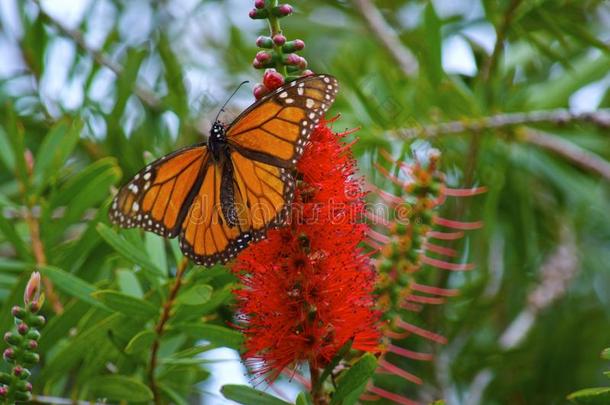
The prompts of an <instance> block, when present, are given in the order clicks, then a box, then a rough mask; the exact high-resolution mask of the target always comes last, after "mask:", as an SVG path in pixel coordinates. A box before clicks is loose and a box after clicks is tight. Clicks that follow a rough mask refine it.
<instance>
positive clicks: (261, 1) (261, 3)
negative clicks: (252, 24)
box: [254, 0, 265, 9]
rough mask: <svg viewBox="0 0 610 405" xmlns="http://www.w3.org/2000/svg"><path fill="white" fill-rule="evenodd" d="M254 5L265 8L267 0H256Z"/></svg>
mask: <svg viewBox="0 0 610 405" xmlns="http://www.w3.org/2000/svg"><path fill="white" fill-rule="evenodd" d="M254 7H256V8H258V9H261V8H265V0H256V1H255V2H254Z"/></svg>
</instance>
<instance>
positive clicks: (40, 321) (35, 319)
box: [28, 315, 46, 327]
mask: <svg viewBox="0 0 610 405" xmlns="http://www.w3.org/2000/svg"><path fill="white" fill-rule="evenodd" d="M28 323H29V324H30V326H34V327H40V326H43V325H44V324H45V323H46V319H44V316H42V315H38V316H32V317H31V318H30V319H28Z"/></svg>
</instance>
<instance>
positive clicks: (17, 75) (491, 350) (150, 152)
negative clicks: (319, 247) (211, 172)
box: [0, 0, 610, 404]
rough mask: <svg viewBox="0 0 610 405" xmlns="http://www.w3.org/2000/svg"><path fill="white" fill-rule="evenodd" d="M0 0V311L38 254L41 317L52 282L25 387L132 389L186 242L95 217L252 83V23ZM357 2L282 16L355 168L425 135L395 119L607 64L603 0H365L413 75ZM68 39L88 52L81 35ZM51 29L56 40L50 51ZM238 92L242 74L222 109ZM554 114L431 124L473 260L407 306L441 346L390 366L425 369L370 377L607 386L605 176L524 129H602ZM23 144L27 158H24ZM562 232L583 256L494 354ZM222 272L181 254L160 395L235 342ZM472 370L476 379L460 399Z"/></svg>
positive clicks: (190, 390)
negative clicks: (415, 306)
mask: <svg viewBox="0 0 610 405" xmlns="http://www.w3.org/2000/svg"><path fill="white" fill-rule="evenodd" d="M8 3H11V4H13V6H12V7H9V6H7V7H4V8H3V9H2V11H1V13H2V20H1V24H2V25H1V26H0V39H2V41H3V42H4V44H5V46H8V45H10V49H11V51H10V52H7V53H6V55H5V56H3V58H7V61H8V62H7V63H10V65H12V66H17V67H16V68H15V69H10V70H7V71H6V72H5V74H4V75H3V76H2V77H0V105H1V107H0V210H2V214H3V215H2V216H0V304H1V306H0V330H2V331H5V330H8V329H9V328H10V325H11V322H12V319H11V317H10V308H11V306H12V305H14V303H16V302H19V300H20V299H21V295H22V291H23V287H24V285H25V282H26V281H27V278H28V277H29V274H30V272H31V271H32V270H33V269H34V268H36V267H40V268H41V271H42V273H43V275H44V276H46V277H48V278H49V279H50V280H51V281H52V282H53V284H54V286H55V289H56V292H57V294H58V296H59V300H60V302H61V304H62V305H63V307H64V311H63V313H61V314H55V313H54V312H53V309H52V307H51V305H50V302H49V300H47V305H46V307H45V309H44V311H43V312H45V314H46V315H47V316H48V318H49V324H48V325H47V326H46V327H45V329H44V330H43V335H42V336H43V337H42V340H41V342H40V351H41V354H42V359H43V361H42V365H41V367H40V369H38V370H35V375H34V378H33V383H34V387H35V393H37V394H44V395H49V396H58V397H70V398H73V399H95V398H100V397H109V398H111V399H112V398H113V395H114V399H119V398H122V399H128V400H129V401H131V402H138V401H140V402H144V401H146V400H147V398H149V395H150V392H149V390H148V388H147V387H146V384H147V380H146V368H147V362H148V353H149V351H150V345H151V344H152V341H153V339H154V331H153V327H154V325H155V324H156V321H157V317H158V308H159V307H160V306H161V305H162V303H163V302H164V297H165V295H166V294H167V291H168V288H169V287H168V285H169V284H170V283H171V278H172V275H173V274H174V272H175V269H176V263H177V262H179V260H180V258H181V254H180V252H179V249H178V247H177V244H176V243H175V241H170V242H164V241H163V240H162V239H161V238H159V237H156V236H154V235H151V234H143V233H141V232H139V231H135V230H131V231H125V230H120V231H119V230H116V229H113V228H111V227H109V226H108V224H107V217H106V208H107V205H108V202H109V200H110V198H111V197H110V196H111V187H113V186H118V185H119V184H120V182H121V181H122V180H121V179H123V180H124V179H126V178H127V177H129V176H131V175H133V174H134V173H135V172H136V171H137V170H138V169H139V168H141V167H142V166H143V165H145V163H146V162H147V161H150V160H151V159H152V158H153V157H156V156H160V155H162V154H165V153H167V152H169V151H171V150H175V149H177V148H178V147H180V146H183V145H187V144H191V143H194V142H196V141H197V140H199V139H200V138H201V136H202V135H201V134H205V133H206V131H207V129H208V128H209V123H210V120H212V119H213V117H214V115H215V113H216V111H217V109H218V108H219V104H220V103H221V101H222V100H224V99H225V98H226V96H227V95H228V93H229V92H230V91H231V90H233V89H234V88H235V86H236V85H237V84H238V83H239V82H240V81H242V80H244V79H250V80H252V81H253V82H257V81H259V80H260V73H259V72H256V71H254V69H252V68H251V67H250V62H251V60H252V58H253V56H254V54H255V52H256V48H255V45H254V39H255V38H256V36H257V35H259V34H264V33H266V27H264V26H263V24H262V23H261V22H260V21H252V20H249V19H248V18H247V12H248V10H249V9H250V6H251V4H250V2H238V1H226V2H222V1H205V0H202V1H196V0H193V1H190V2H179V1H158V2H146V1H137V2H131V1H129V2H128V1H120V0H108V1H95V0H94V1H90V2H87V5H86V7H85V10H86V12H85V13H84V15H83V17H82V18H79V19H78V21H76V22H75V21H72V20H74V19H72V20H71V21H68V20H65V19H63V20H62V18H61V17H57V18H55V20H57V21H59V22H60V23H61V24H64V25H65V27H67V28H68V29H67V30H65V31H62V30H61V29H58V26H57V24H56V23H55V22H54V21H53V19H52V18H51V17H50V16H49V15H47V14H46V13H41V12H40V9H39V7H38V5H37V2H35V1H32V0H26V1H19V2H7V4H8ZM355 3H357V2H350V1H314V0H311V1H295V2H293V4H292V5H293V6H294V7H295V8H296V13H295V14H294V16H292V17H290V18H289V19H287V20H284V21H285V22H284V29H285V31H286V33H287V35H288V36H289V38H302V39H304V40H305V41H306V43H307V48H306V49H305V51H304V56H306V57H307V59H308V60H309V62H310V66H311V68H312V69H313V70H315V71H319V72H328V73H331V74H333V75H335V76H336V77H337V78H338V79H339V82H340V84H341V92H340V95H339V99H338V100H337V102H336V104H335V106H334V108H333V113H341V116H342V118H341V120H340V121H338V122H337V123H336V124H335V127H336V128H337V129H343V128H352V127H360V128H361V130H360V131H358V132H357V134H356V136H357V137H358V138H359V139H360V140H359V142H358V143H357V144H356V146H355V153H356V155H357V157H358V158H359V161H360V165H361V169H362V174H363V175H364V176H366V177H367V178H368V179H369V180H370V181H375V180H376V176H377V175H378V174H377V173H376V171H375V170H374V169H373V163H374V162H375V161H376V159H377V158H376V156H377V151H378V150H379V149H380V148H385V149H388V150H393V151H398V150H401V149H405V148H407V149H408V148H409V147H410V146H413V145H421V141H418V142H417V143H415V144H414V143H413V141H412V140H405V139H403V138H401V137H400V136H398V135H397V133H398V132H400V131H399V130H400V129H403V128H416V129H417V128H419V127H420V126H421V125H428V124H435V123H438V122H445V121H454V120H458V121H461V122H463V123H468V122H473V120H476V119H477V118H480V117H486V116H491V115H494V114H503V113H510V112H525V113H528V112H532V111H537V110H549V109H557V108H565V107H568V106H569V105H570V99H571V97H572V96H573V95H574V94H576V93H577V92H578V91H580V90H582V89H584V88H587V86H589V85H591V84H593V83H596V82H599V81H600V80H602V79H604V78H606V79H607V78H608V71H609V70H610V46H609V45H608V40H609V37H608V26H609V24H610V23H609V21H610V6H609V5H608V3H607V2H604V1H595V0H586V1H568V0H565V1H554V0H553V1H552V0H547V1H544V0H541V1H531V2H519V1H487V0H485V1H483V2H482V3H479V2H478V1H476V2H475V1H473V2H462V3H463V4H466V7H465V8H464V10H465V11H463V12H459V11H458V12H452V10H456V8H454V7H453V8H452V6H451V4H450V2H445V1H443V2H440V1H439V2H425V1H407V0H404V1H399V0H383V1H381V0H380V1H377V2H375V4H376V6H377V7H378V9H379V10H380V11H381V13H382V15H383V16H384V18H385V19H386V21H387V23H388V24H389V25H390V26H392V27H393V28H394V29H395V30H396V32H397V33H398V35H399V38H400V40H401V42H402V45H403V46H404V47H406V48H408V49H409V50H410V52H411V53H412V54H413V55H414V57H415V59H416V61H417V64H418V65H419V70H418V71H417V72H416V73H414V74H410V75H406V74H405V72H403V71H402V70H401V69H400V68H399V67H398V66H396V64H395V62H394V59H393V58H392V56H391V53H390V52H389V51H388V50H387V49H385V48H384V47H383V46H382V45H381V43H380V40H379V38H378V37H376V36H375V35H372V34H371V31H370V30H369V27H368V26H367V23H366V20H365V19H364V18H363V17H362V15H361V14H360V13H359V12H358V9H357V8H356V7H355ZM462 3H460V4H462ZM468 5H470V6H471V7H473V8H475V9H479V10H480V13H477V12H470V11H468V10H469V8H468ZM44 9H45V8H44V7H43V10H44ZM477 27H479V28H480V27H486V28H487V29H488V30H489V32H493V31H495V32H496V33H497V35H498V36H500V37H503V38H504V39H505V47H504V49H502V48H501V47H500V49H498V50H497V51H496V52H490V50H489V49H485V47H484V46H483V45H482V44H481V43H480V42H478V41H477V40H476V39H475V38H473V36H472V35H470V33H471V32H472V30H473V29H475V28H477ZM77 32H80V33H84V37H81V36H80V34H77ZM455 37H457V38H461V39H463V40H464V41H465V42H466V43H467V45H468V47H469V48H470V51H472V54H473V56H474V61H475V63H476V68H477V69H476V72H475V73H474V75H460V74H454V73H451V74H449V73H447V72H445V70H444V68H443V64H442V49H443V46H447V44H448V42H447V40H448V39H449V38H455ZM83 38H84V42H85V43H87V44H88V45H87V48H89V49H84V48H83V47H82V46H79V45H78V43H77V42H78V41H81V40H83ZM6 44H8V45H6ZM58 47H63V48H65V49H67V51H66V52H67V53H64V55H71V56H65V57H64V58H60V59H58V58H53V59H52V58H51V57H52V55H53V54H54V52H56V50H57V48H58ZM491 54H493V55H491ZM109 66H110V67H111V68H112V69H111V68H109ZM113 69H114V70H115V72H113V71H112V70H113ZM58 71H59V72H60V73H57V72H58ZM61 72H64V73H65V76H63V77H62V75H63V73H61ZM486 72H489V73H486ZM117 73H118V74H117ZM57 83H61V84H60V85H57ZM604 83H605V84H604ZM607 83H608V82H607V80H606V81H605V82H603V81H602V82H599V86H602V88H604V87H603V86H605V90H604V91H605V94H604V95H603V97H602V98H601V102H600V104H599V108H600V109H602V108H610V93H608V89H607ZM136 85H137V89H136ZM74 94H76V96H74ZM249 102H251V96H250V93H249V92H247V91H243V92H242V93H241V94H240V96H238V98H237V99H235V100H234V102H232V104H233V106H234V108H233V109H229V113H228V114H226V117H225V119H226V120H230V119H231V117H232V116H234V115H235V113H237V112H238V111H239V110H240V109H241V108H242V107H244V106H245V105H247V104H248V103H249ZM600 111H601V110H600ZM600 113H603V111H601V112H600ZM551 121H553V120H551ZM555 121H556V122H545V123H538V124H527V125H520V126H506V127H502V128H499V129H483V130H480V131H476V132H475V131H465V132H463V133H455V134H440V135H439V136H437V137H434V138H431V139H429V140H428V141H427V142H430V143H431V145H433V146H435V147H437V148H439V149H440V150H441V151H442V152H443V158H442V164H443V169H444V171H445V172H446V173H447V175H448V182H449V184H450V185H452V186H456V187H470V186H473V185H484V186H486V187H488V188H489V191H488V193H487V194H486V195H484V196H482V197H477V198H475V199H469V200H467V201H462V202H457V203H456V202H452V201H450V202H449V203H448V204H446V206H445V207H444V212H443V215H444V216H446V217H448V218H457V219H461V220H465V221H469V220H483V221H484V222H485V227H484V228H483V229H482V230H479V231H476V232H473V233H470V235H469V237H468V238H467V239H466V241H465V242H463V243H462V244H461V245H459V246H454V247H457V248H460V249H462V251H463V252H464V255H465V260H469V261H472V262H474V263H476V264H477V268H476V270H474V271H472V272H469V273H467V274H452V275H447V274H445V275H442V276H439V274H438V272H432V271H431V272H430V275H429V276H427V277H428V278H429V280H428V281H429V282H431V283H434V284H438V285H440V284H444V285H449V286H452V287H459V288H461V289H462V294H461V295H460V296H459V297H457V298H453V299H451V300H450V301H449V303H448V304H446V305H444V306H443V307H441V308H437V309H434V310H429V311H426V312H424V314H423V315H422V317H423V319H421V324H423V325H426V326H427V327H428V328H429V329H431V330H435V331H439V332H440V333H442V334H444V335H445V336H447V337H448V338H449V342H450V343H449V344H448V345H447V346H446V347H435V346H430V345H426V344H425V343H421V342H416V341H414V342H412V347H411V348H413V349H422V350H424V349H427V350H432V351H435V352H436V359H435V361H434V362H433V363H432V364H423V365H421V364H412V363H409V364H407V365H406V367H407V368H408V369H409V370H410V371H413V372H416V373H418V374H419V375H423V376H424V377H425V384H424V385H423V386H422V387H416V386H411V385H408V384H405V382H404V381H402V380H400V379H398V378H397V377H393V376H385V377H383V378H384V379H385V381H384V384H385V386H387V387H393V390H394V391H397V392H402V393H403V394H406V395H409V396H411V397H413V398H419V399H420V400H421V401H422V402H424V401H431V400H433V399H438V398H445V399H446V400H447V401H448V402H447V403H455V404H476V403H482V404H508V403H510V404H562V403H565V402H566V401H567V400H566V399H565V398H566V396H567V395H568V394H569V393H570V392H573V391H575V390H577V389H580V388H584V387H588V386H594V385H603V384H605V381H604V377H603V375H602V374H601V371H602V370H604V367H606V365H604V364H603V362H602V361H601V360H600V358H599V356H598V353H599V352H600V351H601V350H602V349H603V348H604V347H606V346H608V342H609V341H610V327H609V326H608V325H609V322H608V321H609V318H610V289H609V288H610V287H609V286H610V271H609V268H608V263H609V261H610V215H609V214H608V212H609V208H610V198H609V191H610V189H609V187H608V181H609V179H608V178H606V179H604V178H603V177H602V176H600V175H599V173H597V172H595V171H592V170H587V169H586V168H583V167H582V166H581V165H578V164H577V163H576V162H574V160H573V159H570V158H566V156H562V155H561V154H558V153H555V152H552V151H549V150H548V149H546V148H542V147H540V146H537V145H534V144H532V143H531V142H528V138H527V136H525V135H524V134H527V133H528V131H531V130H532V129H536V130H537V131H542V132H544V134H546V135H548V136H550V137H551V139H553V140H556V141H559V142H561V141H563V142H564V143H565V142H567V143H569V145H572V146H576V147H579V148H582V149H584V150H586V151H589V152H592V153H594V154H596V155H597V156H598V157H599V159H600V161H601V162H602V164H605V165H608V164H609V163H608V160H609V159H610V137H609V136H608V127H607V126H606V127H604V126H603V125H596V124H595V123H591V122H587V121H585V120H579V119H576V120H570V121H569V122H563V120H559V119H558V120H555ZM26 150H29V151H31V153H32V155H33V160H34V162H35V163H34V167H33V172H32V173H31V174H29V173H28V162H27V161H26V159H25V158H24V156H25V155H24V153H25V151H26ZM28 216H30V217H33V218H34V221H35V222H37V223H39V226H40V235H41V241H42V244H43V246H44V252H45V256H46V263H40V260H39V258H38V260H37V258H36V257H35V254H34V251H33V249H32V239H31V238H32V233H31V232H32V229H31V226H28V223H27V222H28V221H26V219H27V218H28ZM562 235H563V236H562ZM566 235H567V236H566ZM566 246H567V247H568V248H570V247H571V248H573V254H572V256H574V255H575V256H576V258H577V265H576V266H575V269H574V271H575V275H574V277H573V279H571V280H569V282H568V283H567V285H566V286H565V291H564V289H563V288H559V294H558V297H559V299H558V300H557V301H556V302H554V303H553V304H551V306H550V307H548V308H545V309H543V310H542V311H540V313H538V314H536V317H535V320H534V325H533V328H532V330H531V332H530V333H529V334H527V336H526V337H525V340H524V341H523V342H522V343H520V344H519V345H516V346H515V347H512V348H511V349H510V350H508V351H507V350H503V349H502V348H501V346H500V345H499V343H498V342H499V338H500V336H501V335H502V334H503V333H504V332H505V331H506V328H507V327H508V326H509V325H510V324H511V322H512V321H513V320H514V319H515V318H516V317H517V316H518V315H519V314H520V313H522V311H523V310H524V309H525V308H528V305H529V304H528V294H529V293H530V292H531V291H532V290H534V289H535V288H536V287H537V286H538V285H539V284H540V281H541V279H543V274H542V272H541V268H542V267H543V264H544V263H545V262H547V261H548V259H549V258H550V257H553V254H554V252H556V250H557V249H558V248H559V247H566ZM37 262H38V263H37ZM555 264H557V263H555ZM234 281H235V280H234V278H233V277H232V276H231V275H230V274H229V273H228V272H227V271H226V270H225V269H224V268H222V267H215V268H212V269H208V270H206V269H203V268H197V267H196V268H191V269H189V270H188V271H187V282H186V284H185V288H183V289H182V290H181V292H180V295H179V297H178V300H177V310H176V313H175V314H174V315H173V316H172V318H171V320H170V324H169V326H170V328H169V329H168V331H167V333H166V334H165V335H164V337H163V339H162V344H161V349H160V365H159V369H158V374H157V376H158V380H159V384H160V388H161V390H162V392H163V395H164V396H165V398H166V399H167V400H170V401H172V402H174V403H177V404H182V403H187V402H186V401H187V398H189V396H190V397H191V398H192V397H193V396H196V395H201V394H200V393H198V391H197V389H195V388H194V387H195V384H196V383H198V382H200V381H203V380H205V379H206V378H207V377H208V372H207V371H206V364H205V361H204V360H201V359H198V358H197V357H196V354H198V353H202V352H204V351H207V350H209V349H211V348H213V347H218V346H227V347H232V348H239V345H240V336H239V334H237V333H236V332H234V331H232V330H230V329H229V328H228V327H227V326H226V323H227V322H228V321H230V319H231V314H232V312H231V307H230V303H231V294H230V291H231V289H232V288H233V286H234ZM200 339H205V340H207V341H209V342H210V343H209V344H202V343H200ZM428 346H429V347H428ZM606 368H607V367H606ZM481 371H485V372H488V373H489V374H487V375H488V376H489V378H490V381H489V386H488V387H487V389H485V390H484V392H483V393H482V399H480V401H479V402H476V401H475V400H474V399H473V396H472V394H473V390H475V389H476V387H477V386H476V381H475V376H481V375H480V372H481ZM108 387H110V388H108ZM113 387H115V388H113ZM116 387H119V388H116ZM120 387H123V388H120ZM124 387H129V388H128V389H125V388H124ZM117 390H118V391H117ZM117 392H118V393H117ZM127 395H131V396H132V397H127ZM117 397H118V398H117Z"/></svg>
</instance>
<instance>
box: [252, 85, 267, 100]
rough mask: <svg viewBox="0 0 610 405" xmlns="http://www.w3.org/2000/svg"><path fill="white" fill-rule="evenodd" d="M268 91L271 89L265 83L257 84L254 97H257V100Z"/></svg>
mask: <svg viewBox="0 0 610 405" xmlns="http://www.w3.org/2000/svg"><path fill="white" fill-rule="evenodd" d="M267 93H269V89H267V88H266V87H265V85H263V84H257V85H256V86H255V87H254V98H256V99H257V100H258V99H260V98H261V97H263V96H264V95H265V94H267Z"/></svg>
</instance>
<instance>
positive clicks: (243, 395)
mask: <svg viewBox="0 0 610 405" xmlns="http://www.w3.org/2000/svg"><path fill="white" fill-rule="evenodd" d="M220 392H221V393H222V395H224V397H225V398H227V399H230V400H232V401H235V402H238V403H240V404H244V405H260V404H265V405H286V404H289V403H290V402H285V401H282V400H281V399H279V398H277V397H274V396H273V395H269V394H267V393H265V392H262V391H258V390H255V389H254V388H252V387H248V386H247V385H236V384H229V385H224V386H223V387H222V388H221V389H220Z"/></svg>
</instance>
